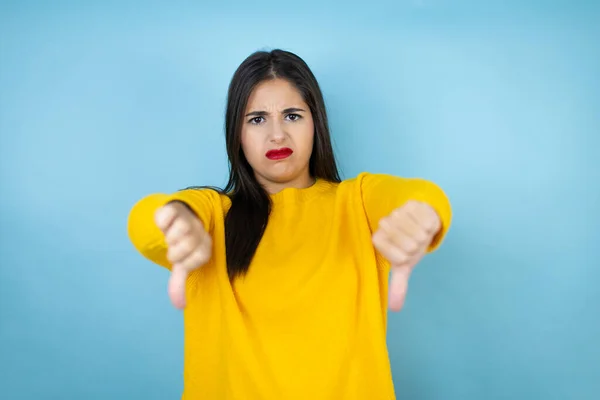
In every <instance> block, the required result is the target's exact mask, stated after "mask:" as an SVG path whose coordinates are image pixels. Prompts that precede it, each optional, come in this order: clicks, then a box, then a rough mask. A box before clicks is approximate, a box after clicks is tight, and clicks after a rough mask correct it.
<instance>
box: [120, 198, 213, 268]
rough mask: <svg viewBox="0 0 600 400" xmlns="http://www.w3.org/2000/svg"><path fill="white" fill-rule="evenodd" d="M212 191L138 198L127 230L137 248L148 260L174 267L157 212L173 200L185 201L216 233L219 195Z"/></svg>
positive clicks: (132, 209) (210, 231) (205, 224)
mask: <svg viewBox="0 0 600 400" xmlns="http://www.w3.org/2000/svg"><path fill="white" fill-rule="evenodd" d="M211 192H213V191H211V190H197V189H186V190H182V191H180V192H176V193H174V194H165V193H154V194H150V195H148V196H145V197H143V198H142V199H140V200H139V201H137V202H136V203H135V204H134V205H133V207H132V208H131V210H130V212H129V216H128V219H127V233H128V235H129V240H130V241H131V243H132V244H133V246H134V247H135V249H136V250H137V251H138V252H139V253H140V254H141V255H143V256H144V257H145V258H147V259H148V260H150V261H152V262H154V263H156V264H158V265H161V266H163V267H165V268H167V269H169V270H170V269H171V263H170V262H169V260H168V259H167V244H166V242H165V238H164V235H163V233H162V231H161V230H160V229H159V228H158V226H157V225H156V223H155V222H154V214H155V213H156V211H157V210H158V209H159V208H160V207H162V206H164V205H166V204H167V203H169V202H172V201H181V202H183V203H185V204H186V205H187V206H188V207H189V208H190V209H191V210H192V211H193V212H194V213H195V214H196V216H198V218H199V219H200V221H201V222H202V224H203V225H204V228H205V229H206V230H207V231H208V233H209V234H210V235H211V236H212V231H213V226H214V218H213V215H214V210H215V207H214V205H213V201H215V198H217V199H218V194H216V193H211Z"/></svg>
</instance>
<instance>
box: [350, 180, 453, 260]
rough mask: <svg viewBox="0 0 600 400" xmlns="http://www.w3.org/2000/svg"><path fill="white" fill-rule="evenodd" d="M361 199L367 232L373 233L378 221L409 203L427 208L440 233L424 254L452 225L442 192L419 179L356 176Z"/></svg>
mask: <svg viewBox="0 0 600 400" xmlns="http://www.w3.org/2000/svg"><path fill="white" fill-rule="evenodd" d="M359 180H360V185H361V195H362V201H363V206H364V209H365V213H366V215H367V219H368V220H369V226H370V228H371V232H372V233H374V232H375V231H376V230H377V227H378V224H379V220H380V219H381V218H384V217H386V216H388V215H389V214H390V213H391V212H392V211H394V210H395V209H396V208H398V207H400V206H402V205H403V204H404V203H406V202H407V201H409V200H416V201H421V202H423V203H426V204H428V205H430V206H431V207H432V208H433V209H434V210H435V211H436V212H437V214H438V216H439V217H440V220H441V229H440V231H439V232H438V234H437V235H436V236H435V237H434V238H433V240H432V242H431V244H430V246H429V249H428V252H432V251H434V250H436V249H437V248H438V247H439V246H440V244H441V243H442V241H443V239H444V237H445V236H446V233H447V232H448V229H449V228H450V224H451V222H452V208H451V206H450V202H449V200H448V197H447V196H446V194H445V193H444V191H443V190H442V189H441V188H440V187H439V186H438V185H436V184H435V183H433V182H431V181H427V180H425V179H420V178H402V177H397V176H393V175H386V174H370V173H362V174H361V175H359Z"/></svg>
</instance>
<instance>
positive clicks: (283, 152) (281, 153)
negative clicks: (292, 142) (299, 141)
mask: <svg viewBox="0 0 600 400" xmlns="http://www.w3.org/2000/svg"><path fill="white" fill-rule="evenodd" d="M293 152H294V151H293V150H292V149H290V148H288V147H282V148H281V149H276V150H269V151H267V154H265V156H266V157H267V158H268V159H269V160H283V159H284V158H288V157H289V156H291V155H292V153H293Z"/></svg>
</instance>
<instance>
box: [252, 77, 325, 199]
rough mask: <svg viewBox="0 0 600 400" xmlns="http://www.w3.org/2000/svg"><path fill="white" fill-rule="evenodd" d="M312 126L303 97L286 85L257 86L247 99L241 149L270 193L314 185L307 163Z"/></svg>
mask: <svg viewBox="0 0 600 400" xmlns="http://www.w3.org/2000/svg"><path fill="white" fill-rule="evenodd" d="M313 139H314V124H313V119H312V114H311V112H310V109H309V108H308V105H307V104H306V103H305V102H304V99H303V98H302V95H301V94H300V92H298V90H296V88H295V87H294V86H293V85H292V84H290V83H289V82H288V81H286V80H283V79H272V80H268V81H265V82H262V83H260V84H259V85H258V86H257V87H256V88H255V89H254V91H253V92H252V94H251V95H250V98H249V99H248V105H247V106H246V110H245V112H244V123H243V125H242V149H243V151H244V155H245V156H246V159H247V160H248V163H250V166H252V169H253V170H254V175H255V176H256V179H257V180H258V182H259V183H260V184H262V185H263V186H264V187H265V189H266V190H267V191H268V192H269V193H276V192H279V191H280V190H282V189H284V188H286V187H297V188H303V187H308V186H310V185H311V184H312V183H313V179H312V177H311V176H310V173H309V161H310V156H311V153H312V148H313Z"/></svg>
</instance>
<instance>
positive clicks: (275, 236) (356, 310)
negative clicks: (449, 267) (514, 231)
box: [128, 173, 451, 400]
mask: <svg viewBox="0 0 600 400" xmlns="http://www.w3.org/2000/svg"><path fill="white" fill-rule="evenodd" d="M271 198H272V201H273V210H272V213H271V215H270V217H269V223H268V225H267V228H266V232H265V234H264V236H263V239H262V241H261V242H260V245H259V247H258V249H257V252H256V255H255V257H254V259H253V261H252V264H251V266H250V270H249V272H248V274H247V275H246V276H245V277H244V278H240V279H237V280H236V281H234V283H233V285H232V284H230V282H229V279H228V276H227V269H226V264H225V235H224V223H223V222H224V216H225V214H226V212H227V210H228V209H229V206H230V201H229V199H228V198H227V197H226V196H221V195H219V194H217V193H216V192H214V191H212V190H205V189H202V190H184V191H180V192H177V193H175V194H172V195H167V194H152V195H149V196H147V197H145V198H143V199H141V200H140V201H139V202H138V203H137V204H135V206H134V207H133V209H132V210H131V213H130V215H129V220H128V232H129V236H130V238H131V241H132V243H133V245H134V246H135V248H136V249H137V250H138V251H139V252H140V253H141V254H142V255H144V256H145V257H146V258H148V259H149V260H151V261H153V262H154V263H157V264H159V265H162V266H164V267H166V268H170V265H169V262H168V261H167V259H166V246H165V242H164V240H163V236H162V234H161V232H160V231H159V230H158V228H157V227H156V226H155V224H154V222H153V221H154V219H153V215H154V212H155V211H156V209H157V208H158V207H160V206H162V205H164V204H166V203H167V202H168V201H171V200H175V199H177V200H182V201H184V202H186V203H187V204H189V205H190V206H191V207H192V209H193V210H194V211H195V212H196V213H197V214H198V216H199V217H200V219H201V220H202V222H203V223H204V226H205V227H206V229H207V230H208V232H209V233H210V234H211V236H212V238H213V242H214V248H213V255H212V259H211V261H210V262H209V263H208V264H206V265H204V266H203V267H202V268H200V269H198V270H196V271H195V272H194V273H192V275H190V278H189V279H188V284H187V289H186V292H187V307H186V308H185V311H184V332H185V340H184V344H185V348H184V360H185V361H184V393H183V397H182V399H185V400H213V399H214V400H229V399H236V400H238V399H239V400H255V399H256V400H295V399H297V400H321V399H322V400H355V399H356V400H390V399H394V398H395V396H394V388H393V382H392V374H391V370H390V363H389V360H388V353H387V347H386V314H387V293H388V285H387V282H388V273H389V265H388V263H387V262H386V261H385V260H384V259H383V258H382V257H381V256H380V255H379V254H378V253H376V251H375V250H374V248H373V245H372V242H371V235H372V233H373V232H374V230H376V229H377V223H378V221H379V219H380V218H382V217H385V216H386V215H388V214H389V213H390V212H391V211H392V210H393V209H394V208H396V207H399V206H401V205H402V204H403V203H404V202H405V201H407V200H409V199H412V200H420V201H423V202H426V203H428V204H430V205H431V206H432V207H433V208H434V209H435V210H436V211H437V212H438V214H439V216H440V218H441V220H442V225H443V227H442V231H441V232H440V234H439V235H438V236H437V238H436V239H435V240H434V242H433V243H432V245H431V247H430V249H429V250H430V251H432V250H434V249H435V248H436V247H437V246H439V244H440V242H441V240H442V238H443V236H444V234H445V233H446V232H447V230H448V228H449V226H450V222H451V209H450V204H449V202H448V199H447V197H446V196H445V194H444V193H443V191H442V190H441V189H440V188H439V187H438V186H436V185H435V184H433V183H431V182H428V181H425V180H422V179H407V178H399V177H394V176H390V175H383V174H370V173H362V174H360V175H359V176H357V177H356V178H353V179H348V180H345V181H343V182H342V183H339V184H336V183H331V182H327V181H323V180H317V182H316V183H315V184H314V185H313V186H311V187H309V188H306V189H295V188H288V189H284V190H283V191H281V192H279V193H277V194H275V195H272V196H271ZM239 234H241V235H243V234H244V233H243V232H240V233H239Z"/></svg>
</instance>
